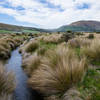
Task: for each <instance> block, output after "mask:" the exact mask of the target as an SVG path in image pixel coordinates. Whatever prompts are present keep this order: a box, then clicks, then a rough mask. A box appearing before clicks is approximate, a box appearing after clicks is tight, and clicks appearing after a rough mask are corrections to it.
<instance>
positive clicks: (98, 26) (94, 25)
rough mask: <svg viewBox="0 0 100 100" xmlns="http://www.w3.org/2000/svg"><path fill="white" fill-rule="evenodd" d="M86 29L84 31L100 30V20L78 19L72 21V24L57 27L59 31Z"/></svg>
mask: <svg viewBox="0 0 100 100" xmlns="http://www.w3.org/2000/svg"><path fill="white" fill-rule="evenodd" d="M68 30H72V31H84V32H93V31H100V22H99V21H77V22H74V23H71V24H70V25H65V26H62V27H60V28H58V29H57V31H68Z"/></svg>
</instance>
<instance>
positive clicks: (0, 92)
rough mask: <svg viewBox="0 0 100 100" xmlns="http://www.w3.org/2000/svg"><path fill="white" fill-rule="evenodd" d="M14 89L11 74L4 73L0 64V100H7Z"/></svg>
mask: <svg viewBox="0 0 100 100" xmlns="http://www.w3.org/2000/svg"><path fill="white" fill-rule="evenodd" d="M14 89H15V83H14V76H13V74H12V73H10V72H6V70H5V68H4V66H3V65H2V64H1V63H0V100H8V98H9V97H10V96H11V95H12V92H13V91H14ZM4 98H6V99H4ZM10 100H11V99H10Z"/></svg>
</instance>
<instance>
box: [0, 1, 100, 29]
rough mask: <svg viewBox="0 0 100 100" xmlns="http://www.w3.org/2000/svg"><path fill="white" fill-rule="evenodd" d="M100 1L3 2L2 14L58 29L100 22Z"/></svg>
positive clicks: (0, 3) (1, 6)
mask: <svg viewBox="0 0 100 100" xmlns="http://www.w3.org/2000/svg"><path fill="white" fill-rule="evenodd" d="M99 5H100V1H99V0H98V2H96V1H95V0H2V1H0V13H1V14H2V13H3V14H7V15H9V16H12V17H13V18H15V19H16V20H17V21H20V22H28V23H30V24H35V25H37V26H39V27H41V28H57V27H60V26H62V25H66V24H69V23H71V22H73V21H78V20H99V21H100V12H99V10H100V6H99Z"/></svg>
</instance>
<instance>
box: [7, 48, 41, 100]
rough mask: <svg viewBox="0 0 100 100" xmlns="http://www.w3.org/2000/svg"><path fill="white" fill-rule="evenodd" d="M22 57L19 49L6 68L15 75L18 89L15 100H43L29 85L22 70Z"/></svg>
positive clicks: (13, 54)
mask: <svg viewBox="0 0 100 100" xmlns="http://www.w3.org/2000/svg"><path fill="white" fill-rule="evenodd" d="M21 65H22V56H21V54H19V52H18V48H17V49H16V50H14V51H13V52H12V54H11V58H10V59H9V60H8V62H7V64H6V67H7V70H8V71H13V72H14V74H15V82H16V89H15V91H14V94H13V95H14V100H42V98H41V97H40V95H39V94H38V93H37V92H36V91H32V90H31V89H30V88H29V87H28V85H27V79H28V77H27V75H26V74H25V73H24V71H23V69H22V68H21Z"/></svg>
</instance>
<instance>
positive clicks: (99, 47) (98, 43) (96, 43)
mask: <svg viewBox="0 0 100 100" xmlns="http://www.w3.org/2000/svg"><path fill="white" fill-rule="evenodd" d="M81 53H82V54H83V55H85V56H86V57H87V58H88V59H89V60H90V61H91V62H92V61H100V56H99V55H100V40H98V39H96V40H93V41H92V42H91V44H90V46H87V47H83V48H82V50H81Z"/></svg>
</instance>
